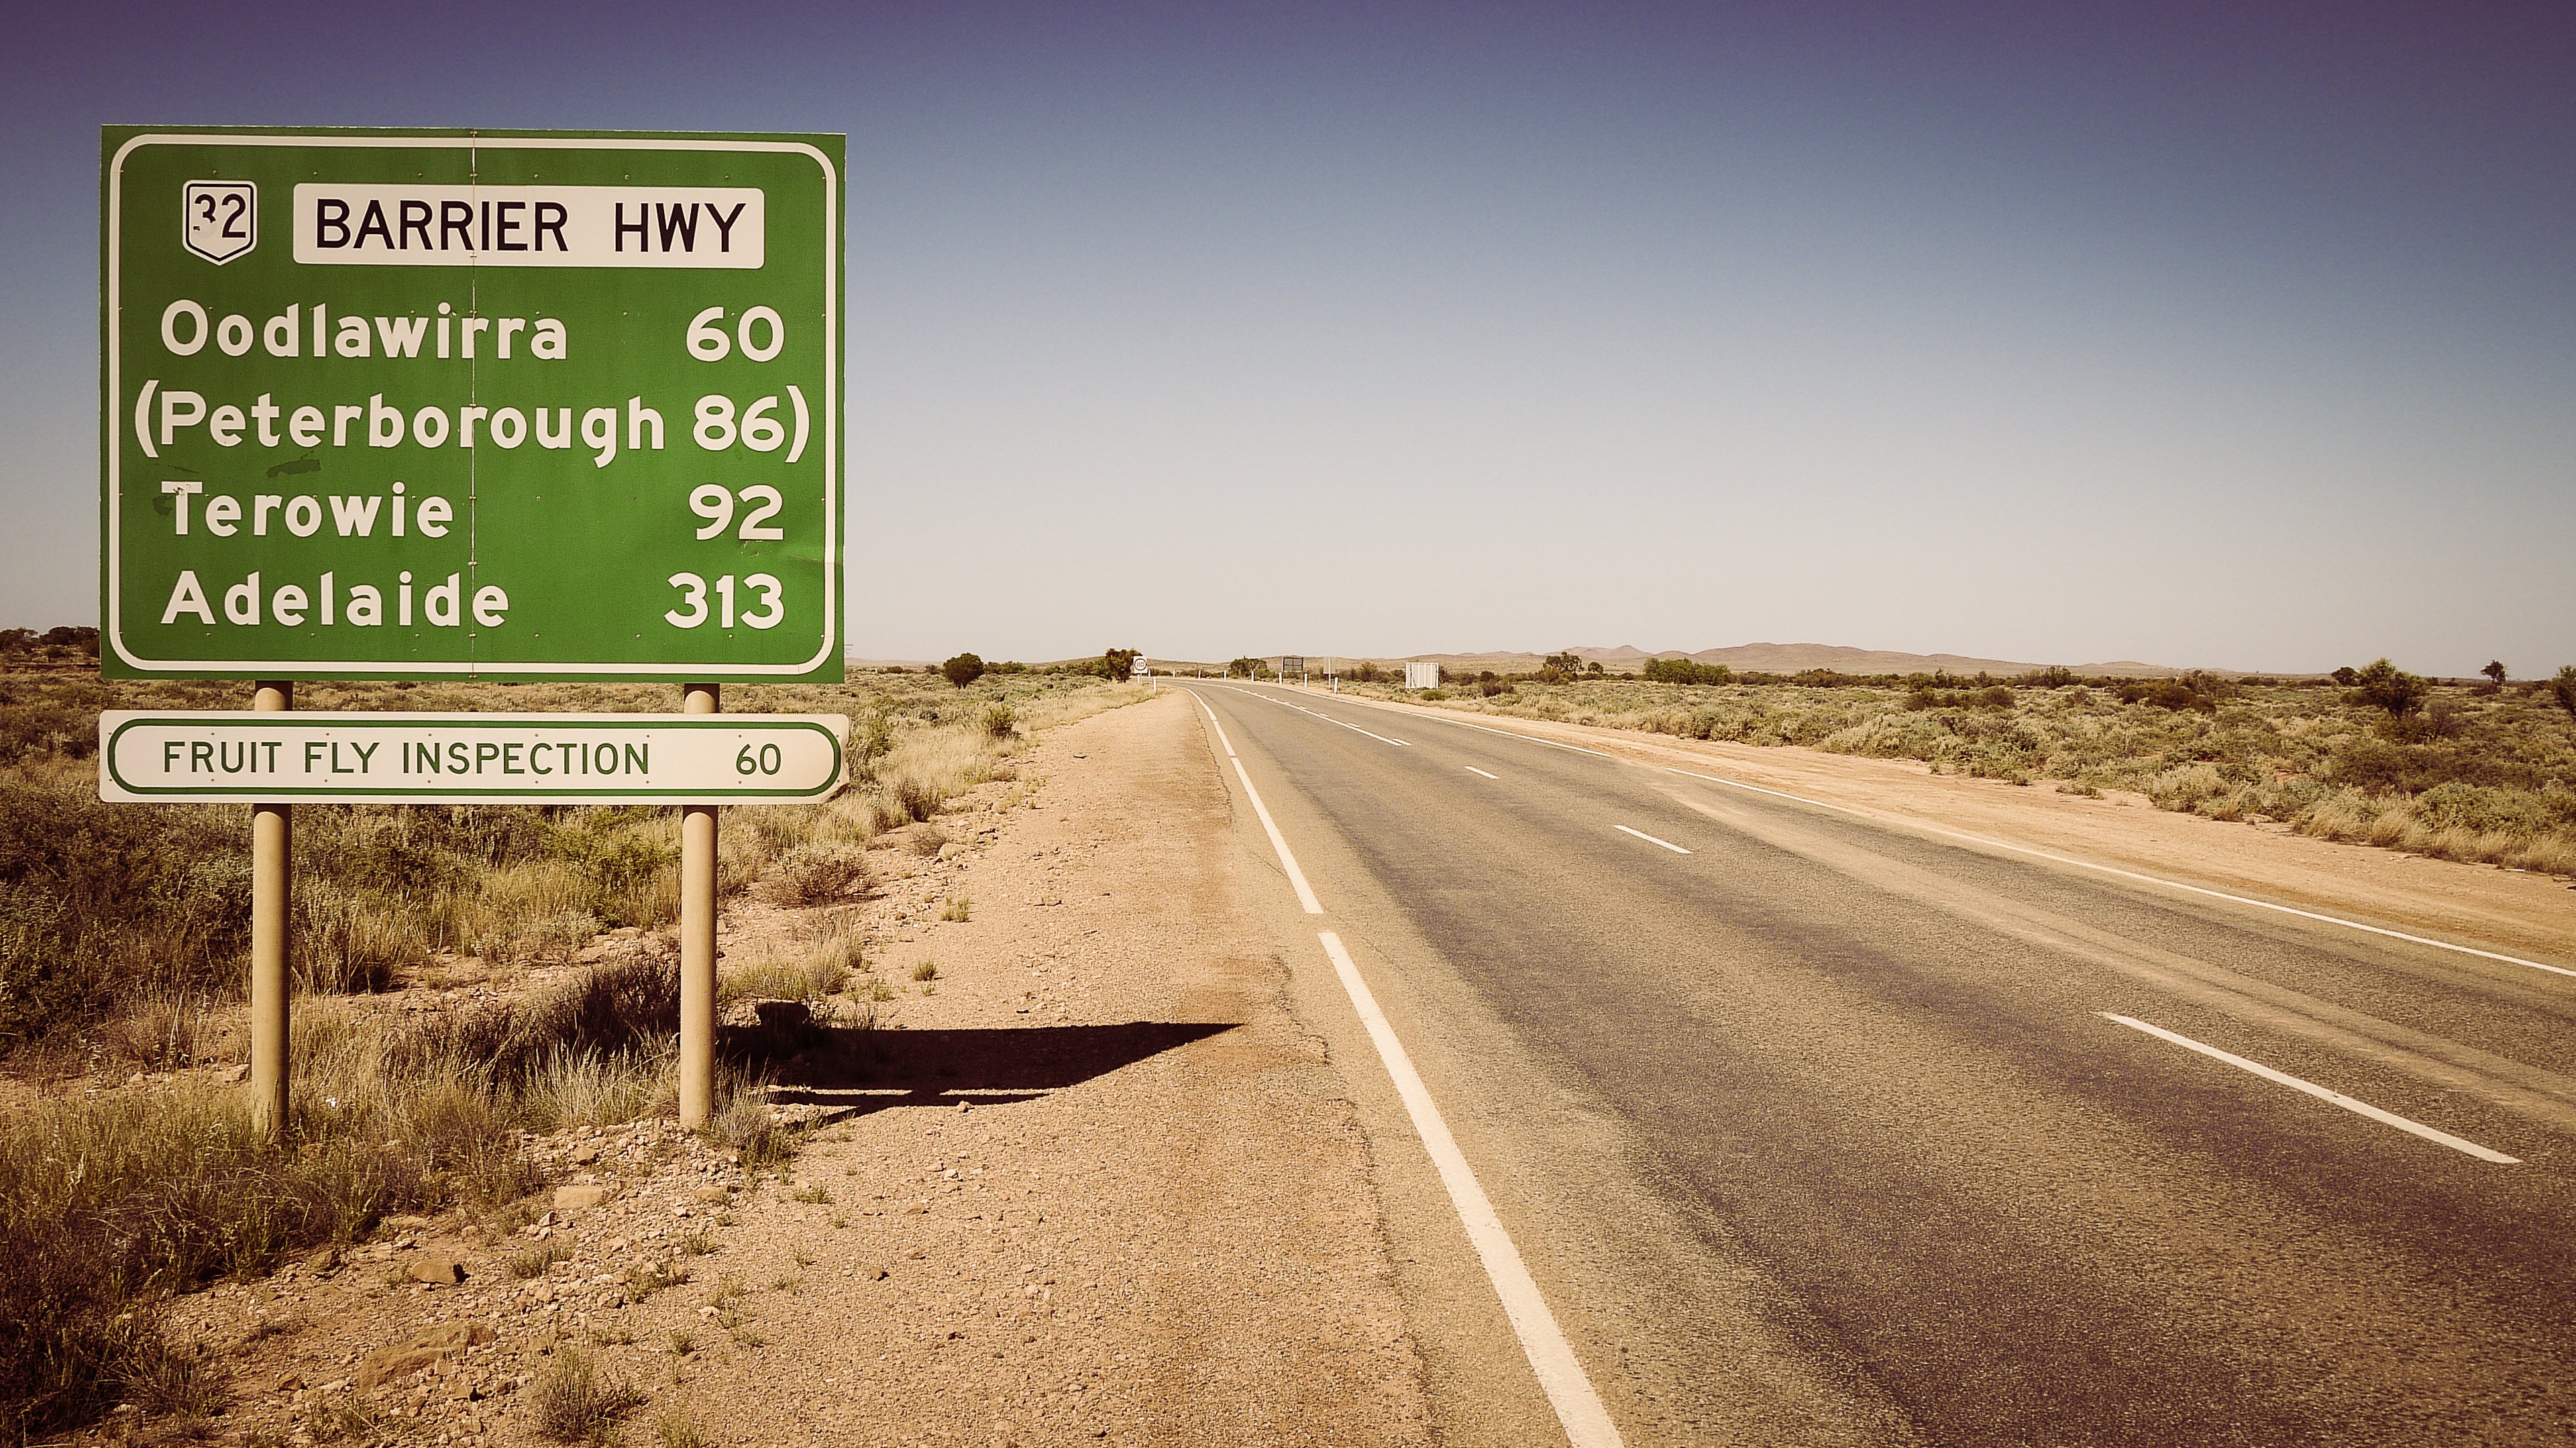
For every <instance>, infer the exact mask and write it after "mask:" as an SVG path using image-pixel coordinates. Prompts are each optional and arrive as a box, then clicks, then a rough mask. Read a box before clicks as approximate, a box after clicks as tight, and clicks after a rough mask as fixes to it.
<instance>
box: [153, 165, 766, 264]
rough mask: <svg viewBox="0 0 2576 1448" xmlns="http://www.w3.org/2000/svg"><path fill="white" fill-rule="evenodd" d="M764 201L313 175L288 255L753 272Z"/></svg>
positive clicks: (731, 194)
mask: <svg viewBox="0 0 2576 1448" xmlns="http://www.w3.org/2000/svg"><path fill="white" fill-rule="evenodd" d="M765 203H766V197H765V195H764V193H762V192H761V190H760V189H759V188H758V187H753V186H432V185H428V184H422V185H417V186H385V185H369V184H360V183H343V182H319V181H308V182H302V183H299V184H298V185H297V186H296V188H295V260H296V261H297V263H298V264H300V265H303V266H579V267H641V266H650V267H696V268H701V269H719V270H736V271H757V270H759V269H760V267H761V265H762V257H763V255H764V248H765V246H766V244H767V238H768V228H769V219H768V207H767V205H766V204H765ZM192 245H193V243H192Z"/></svg>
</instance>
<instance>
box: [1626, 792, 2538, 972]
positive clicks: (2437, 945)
mask: <svg viewBox="0 0 2576 1448" xmlns="http://www.w3.org/2000/svg"><path fill="white" fill-rule="evenodd" d="M1664 772H1665V773H1666V774H1679V775H1686V776H1688V777H1690V778H1692V779H1704V780H1707V781H1708V782H1709V783H1711V784H1722V785H1725V786H1727V787H1728V788H1730V789H1740V790H1744V791H1746V792H1747V793H1750V794H1767V795H1770V796H1771V797H1772V798H1774V799H1793V800H1796V801H1797V802H1798V803H1800V804H1811V805H1814V806H1815V807H1816V808H1818V809H1829V810H1832V811H1833V812H1835V813H1836V814H1847V815H1851V816H1853V817H1854V818H1856V819H1865V820H1874V821H1877V822H1879V823H1882V824H1885V823H1891V822H1892V823H1895V824H1899V825H1902V826H1905V827H1907V828H1910V829H1918V830H1921V831H1922V832H1923V833H1925V834H1927V835H1940V836H1942V837H1943V838H1945V839H1953V840H1965V841H1967V842H1968V843H1969V844H1972V845H1983V846H1985V847H1986V848H1987V849H1990V850H2010V851H2012V852H2013V853H2014V854H2017V855H2029V856H2031V857H2032V858H2033V859H2040V860H2048V861H2052V862H2054V863H2056V864H2060V865H2073V866H2074V867H2075V868H2077V869H2079V870H2096V871H2099V872H2101V873H2102V874H2105V875H2116V876H2118V877H2119V878H2121V879H2123V880H2136V881H2138V882H2140V883H2141V884H2147V885H2162V886H2164V887H2165V888H2166V889H2168V890H2185V891H2189V892H2190V893H2192V894H2194V895H2206V896H2208V897H2209V898H2210V899H2212V900H2225V901H2228V902H2230V903H2231V904H2236V905H2251V906H2253V907H2254V908H2256V909H2258V910H2275V911H2278V912H2280V913H2281V914H2283V915H2296V916H2298V917H2299V918H2300V919H2302V920H2315V921H2320V922H2322V923H2324V924H2327V925H2340V926H2342V927H2344V928H2345V929H2347V930H2362V931H2367V932H2369V933H2370V934H2372V935H2384V936H2386V937H2388V938H2389V939H2391V940H2403V941H2405V942H2406V943H2407V944H2409V945H2429V946H2432V947H2433V948H2434V949H2436V950H2449V951H2455V952H2457V953H2459V954H2461V955H2474V956H2477V957H2479V958H2480V959H2484V960H2499V961H2502V962H2504V963H2505V964H2507V965H2527V966H2529V967H2531V968H2532V969H2533V970H2543V971H2547V972H2548V973H2550V974H2551V975H2564V976H2576V970H2570V969H2568V968H2567V967H2566V966H2563V965H2544V964H2542V963H2541V962H2539V961H2536V960H2525V959H2523V958H2522V957H2521V956H2519V955H2506V954H2503V953H2501V952H2499V951H2493V950H2480V949H2478V948H2477V947H2476V946H2474V945H2454V944H2452V943H2451V942H2449V941H2447V940H2435V939H2433V938H2432V937H2430V936H2426V935H2409V934H2407V933H2406V932H2405V931H2403V930H2391V929H2389V928H2387V927H2386V926H2384V925H2365V924H2363V923H2362V922H2360V921H2358V920H2346V919H2344V918H2343V917H2342V916H2340V915H2324V914H2320V913H2318V912H2317V911H2314V910H2301V909H2299V908H2297V907H2296V906H2291V905H2276V904H2274V903H2273V902H2271V901H2269V900H2257V899H2254V898H2253V897H2251V896H2248V895H2230V894H2228V893H2227V892H2226V891H2224V890H2212V889H2209V888H2208V887H2206V886H2203V885H2186V884H2184V883H2183V882H2181V881H2180V880H2168V879H2165V878H2164V877H2162V876H2160V875H2141V874H2139V873H2138V872H2137V871H2135V870H2123V869H2121V868H2119V867H2118V866H2116V865H2103V864H2096V863H2095V862H2093V861H2091V860H2079V859H2076V858H2075V857H2074V856H2072V855H2060V854H2053V853H2051V852H2049V851H2047V850H2035V849H2032V848H2031V847H2030V846H2028V845H2016V844H2011V843H2008V842H2006V841H2003V840H1997V839H1989V838H1987V837H1986V836H1984V835H1970V834H1962V833H1960V832H1959V831H1957V830H1945V829H1943V828H1941V827H1940V826H1939V825H1930V824H1925V823H1923V822H1922V821H1921V820H1909V819H1902V818H1898V817H1894V816H1889V815H1882V814H1878V813H1875V812H1873V811H1870V810H1865V809H1854V808H1852V807H1851V806H1850V805H1847V804H1827V803H1826V802H1824V801H1823V800H1820V799H1809V798H1807V797H1806V796H1805V795H1803V794H1791V793H1789V792H1788V791H1786V790H1779V789H1764V788H1763V787H1762V786H1760V785H1758V784H1746V783H1745V782H1744V781H1742V780H1740V779H1722V778H1720V777H1718V776H1717V775H1714V774H1702V773H1700V772H1699V771H1697V770H1693V769H1667V770H1665V771H1664Z"/></svg>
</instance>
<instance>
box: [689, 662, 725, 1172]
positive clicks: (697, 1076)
mask: <svg viewBox="0 0 2576 1448" xmlns="http://www.w3.org/2000/svg"><path fill="white" fill-rule="evenodd" d="M722 702H723V699H722V694H721V691H720V689H719V688H718V686H716V685H714V684H691V685H689V686H688V687H687V688H686V689H685V690H683V691H682V692H681V705H680V707H681V710H682V712H684V713H689V714H713V713H715V712H716V711H717V709H718V708H719V707H720V706H721V705H722ZM715 1099H716V811H715V806H713V805H705V804H692V805H683V806H681V808H680V1124H681V1125H682V1126H685V1127H692V1128H694V1127H701V1126H704V1125H706V1124H707V1122H708V1121H709V1120H710V1119H711V1118H713V1117H714V1115H715Z"/></svg>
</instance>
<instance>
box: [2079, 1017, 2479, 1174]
mask: <svg viewBox="0 0 2576 1448" xmlns="http://www.w3.org/2000/svg"><path fill="white" fill-rule="evenodd" d="M2093 1014H2095V1015H2097V1016H2100V1017H2101V1018H2102V1019H2104V1020H2106V1021H2109V1022H2111V1023H2112V1024H2113V1025H2118V1026H2127V1027H2128V1028H2129V1029H2130V1030H2133V1031H2144V1032H2145V1033H2146V1034H2148V1035H2150V1036H2153V1037H2155V1038H2156V1039H2157V1040H2160V1041H2170V1042H2172V1043H2173V1044H2175V1045H2177V1046H2180V1047H2182V1048H2183V1049H2184V1050H2186V1051H2198V1052H2199V1053H2200V1054H2202V1055H2204V1056H2207V1057H2209V1058H2210V1059H2211V1060H2213V1061H2224V1062H2226V1063H2227V1064H2228V1065H2230V1066H2233V1067H2235V1068H2236V1069H2238V1070H2240V1071H2250V1072H2252V1073H2253V1074H2255V1075H2257V1076H2260V1077H2262V1078H2263V1079H2264V1080H2266V1081H2269V1082H2271V1083H2272V1084H2274V1085H2276V1086H2287V1087H2289V1088H2290V1089H2291V1090H2293V1091H2304V1092H2306V1093H2307V1094H2308V1095H2310V1096H2313V1097H2315V1098H2317V1099H2318V1100H2319V1101H2330V1102H2333V1103H2334V1104H2335V1105H2337V1106H2340V1107H2342V1108H2343V1109H2344V1110H2346V1111H2349V1112H2352V1113H2353V1114H2355V1115H2357V1116H2367V1117H2369V1118H2370V1119H2371V1120H2373V1121H2376V1122H2378V1123H2379V1124H2380V1125H2382V1126H2394V1127H2396V1128H2397V1129H2398V1130H2400V1131H2404V1132H2409V1133H2412V1134H2413V1135H2416V1136H2420V1137H2422V1138H2424V1139H2425V1140H2426V1141H2434V1142H2439V1143H2441V1144H2442V1145H2444V1146H2447V1147H2449V1148H2450V1149H2451V1150H2453V1151H2456V1152H2462V1153H2465V1154H2467V1155H2469V1156H2474V1157H2476V1158H2477V1159H2478V1160H2480V1161H2491V1162H2495V1163H2498V1164H2499V1165H2503V1166H2518V1165H2520V1164H2521V1162H2522V1158H2520V1157H2518V1156H2507V1155H2505V1154H2504V1153H2503V1152H2500V1151H2496V1150H2494V1149H2492V1148H2490V1147H2484V1146H2480V1145H2478V1144H2477V1143H2476V1142H2474V1141H2465V1140H2462V1139H2461V1138H2459V1137H2456V1136H2453V1135H2452V1134H2451V1133H2449V1132H2447V1131H2438V1130H2435V1129H2434V1128H2432V1127H2430V1126H2426V1125H2425V1124H2424V1123H2422V1122H2420V1121H2410V1120H2408V1119H2407V1118H2405V1117H2403V1116H2400V1115H2398V1114H2397V1113H2396V1112H2394V1111H2382V1110H2380V1109H2379V1108H2378V1107H2376V1106H2373V1105H2371V1104H2370V1103H2369V1102H2367V1101H2357V1100H2355V1099H2353V1098H2352V1097H2350V1096H2346V1095H2344V1094H2343V1093H2342V1092H2340V1091H2334V1090H2329V1089H2327V1088H2326V1087H2323V1086H2320V1085H2318V1084H2317V1083H2315V1082H2314V1081H2307V1080H2302V1079H2300V1078H2299V1077H2296V1076H2293V1075H2291V1074H2290V1073H2288V1072H2287V1071H2275V1070H2273V1069H2272V1068H2271V1067H2269V1066H2266V1065H2264V1064H2263V1063H2262V1062H2260V1061H2248V1060H2246V1059H2245V1058H2244V1057H2242V1056H2239V1055H2236V1054H2235V1053H2233V1052H2230V1051H2222V1050H2220V1049H2218V1048H2217V1047H2216V1046H2212V1045H2208V1044H2206V1043H2204V1042H2200V1041H2195V1040H2193V1039H2192V1038H2191V1037H2189V1036H2185V1035H2181V1034H2179V1033H2177V1032H2173V1031H2168V1030H2166V1029H2165V1028H2164V1027H2162V1026H2158V1025H2150V1024H2149V1023H2147V1022H2145V1021H2142V1020H2139V1019H2137V1018H2136V1017H2134V1016H2120V1015H2113V1014H2112V1013H2111V1012H2109V1011H2095V1012H2094V1013H2093Z"/></svg>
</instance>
